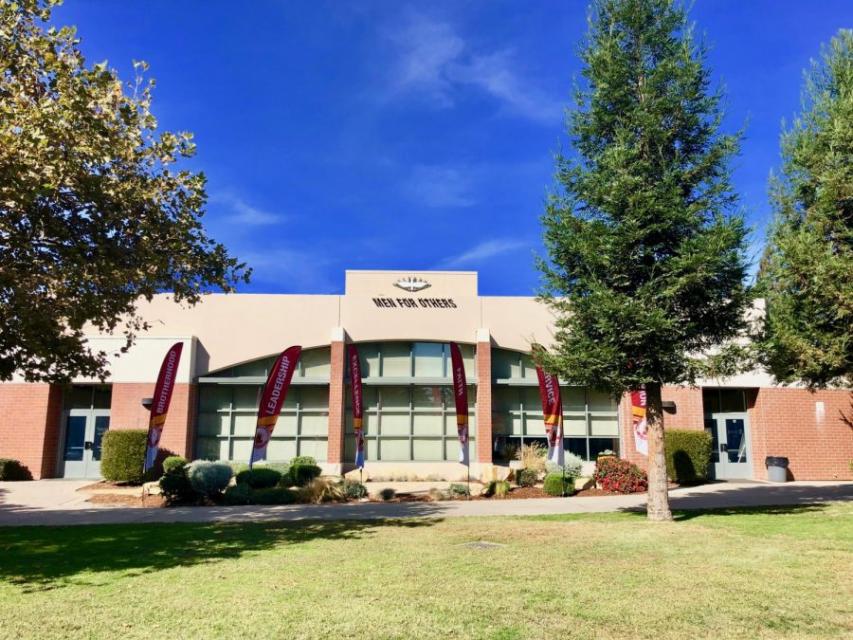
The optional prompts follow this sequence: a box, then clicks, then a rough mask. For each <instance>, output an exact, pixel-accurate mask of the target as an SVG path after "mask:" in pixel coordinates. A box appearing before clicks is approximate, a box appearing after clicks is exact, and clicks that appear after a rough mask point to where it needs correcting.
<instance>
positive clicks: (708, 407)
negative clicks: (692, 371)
mask: <svg viewBox="0 0 853 640" xmlns="http://www.w3.org/2000/svg"><path fill="white" fill-rule="evenodd" d="M702 406H703V408H704V410H705V413H719V411H720V393H719V390H718V389H704V390H703V391H702Z"/></svg>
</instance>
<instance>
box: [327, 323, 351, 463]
mask: <svg viewBox="0 0 853 640" xmlns="http://www.w3.org/2000/svg"><path fill="white" fill-rule="evenodd" d="M346 371H347V361H346V344H344V342H343V341H339V340H335V341H333V342H332V345H331V366H330V372H329V439H328V447H329V448H328V450H327V452H326V461H327V462H328V463H329V464H342V463H343V460H344V437H345V431H346V429H345V427H346V416H345V415H344V405H345V398H346V381H345V378H346Z"/></svg>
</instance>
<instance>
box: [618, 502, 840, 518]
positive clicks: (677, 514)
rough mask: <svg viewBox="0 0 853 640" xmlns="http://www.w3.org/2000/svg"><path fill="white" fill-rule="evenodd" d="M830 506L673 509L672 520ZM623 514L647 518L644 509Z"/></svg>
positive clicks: (788, 512) (806, 510) (815, 509)
mask: <svg viewBox="0 0 853 640" xmlns="http://www.w3.org/2000/svg"><path fill="white" fill-rule="evenodd" d="M828 506H829V505H828V504H827V503H824V502H814V503H810V504H792V505H786V506H775V507H772V506H766V507H715V508H709V509H673V510H672V519H673V520H674V521H675V522H687V521H688V520H693V519H694V518H699V517H701V516H749V515H793V514H799V513H817V512H821V511H824V510H825V509H826V508H827V507H828ZM622 513H624V514H627V515H631V516H636V517H637V518H638V519H640V518H642V519H645V518H646V510H645V509H644V508H642V507H632V508H628V509H622Z"/></svg>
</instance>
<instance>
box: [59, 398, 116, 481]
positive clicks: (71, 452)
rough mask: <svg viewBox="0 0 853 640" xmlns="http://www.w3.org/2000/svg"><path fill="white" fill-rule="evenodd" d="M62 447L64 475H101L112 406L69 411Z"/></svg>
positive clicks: (68, 476)
mask: <svg viewBox="0 0 853 640" xmlns="http://www.w3.org/2000/svg"><path fill="white" fill-rule="evenodd" d="M64 423H65V424H64V426H65V436H64V446H63V448H62V470H61V474H60V475H61V476H62V477H64V478H98V477H100V475H101V440H102V438H103V437H104V433H106V431H107V429H109V428H110V410H109V409H71V410H69V411H68V412H66V414H65V420H64Z"/></svg>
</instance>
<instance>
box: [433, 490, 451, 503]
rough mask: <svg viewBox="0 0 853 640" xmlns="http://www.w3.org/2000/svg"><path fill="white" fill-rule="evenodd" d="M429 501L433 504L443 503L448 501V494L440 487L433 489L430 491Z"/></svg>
mask: <svg viewBox="0 0 853 640" xmlns="http://www.w3.org/2000/svg"><path fill="white" fill-rule="evenodd" d="M429 499H430V500H432V501H433V502H441V501H442V500H447V494H446V493H444V491H442V490H441V489H439V488H438V487H432V488H430V490H429Z"/></svg>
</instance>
